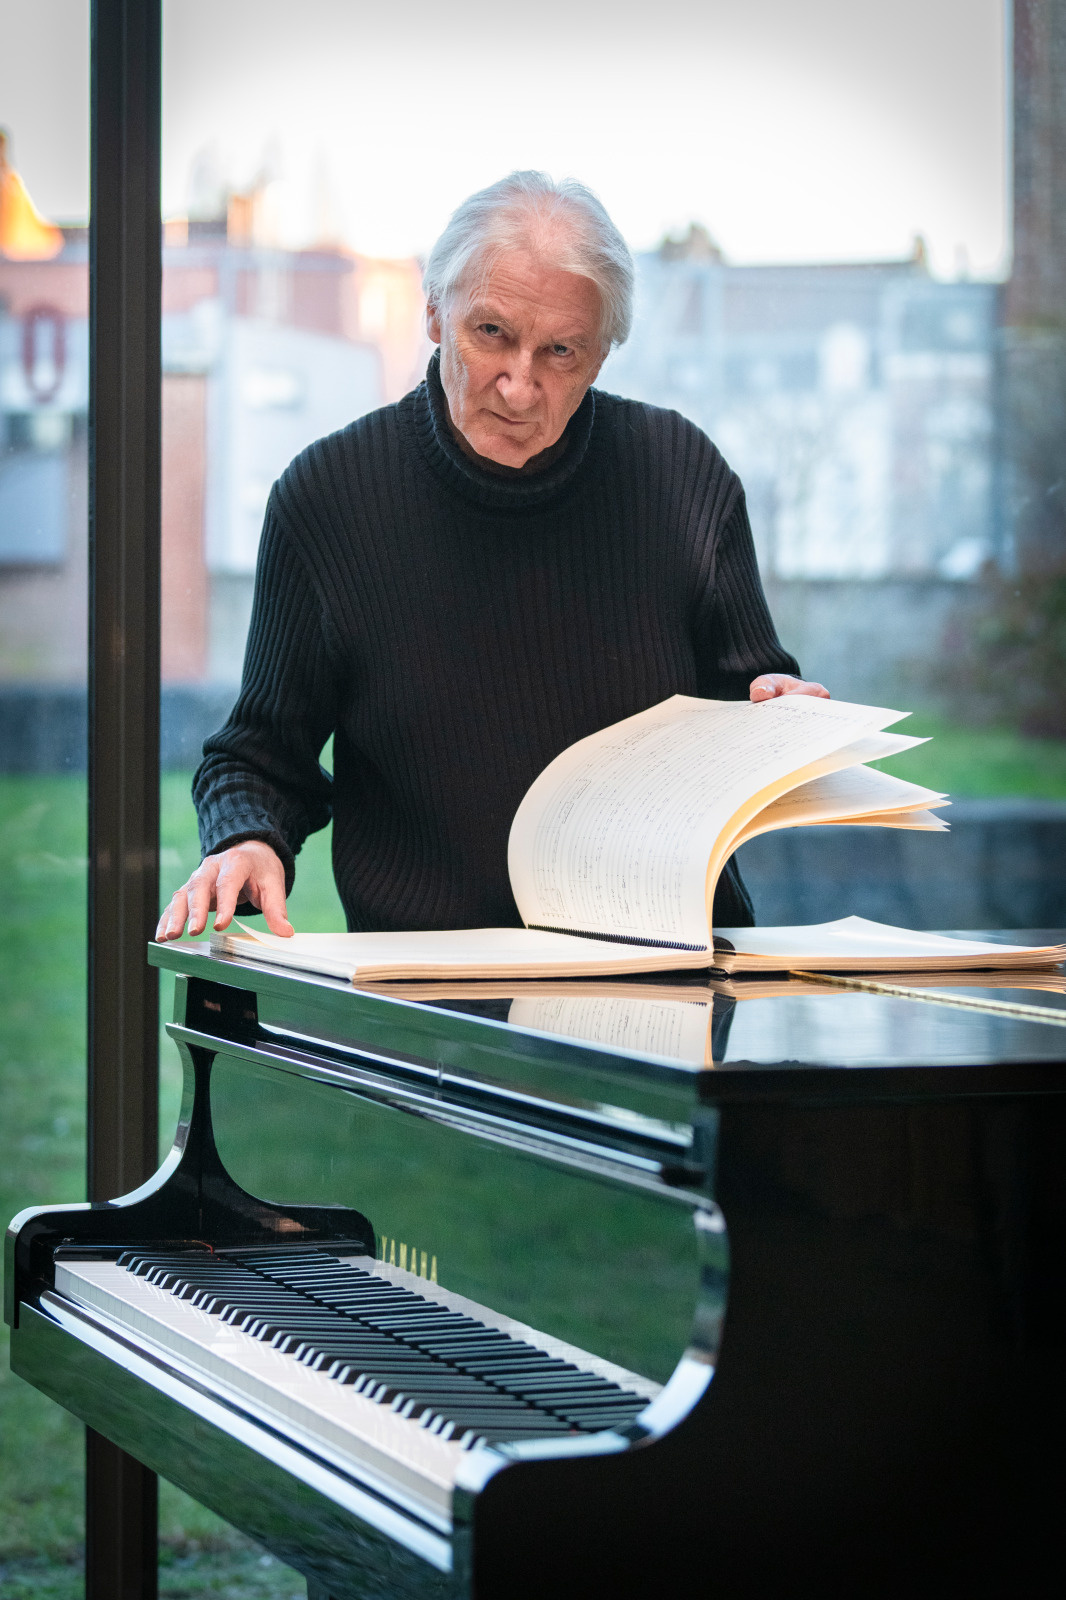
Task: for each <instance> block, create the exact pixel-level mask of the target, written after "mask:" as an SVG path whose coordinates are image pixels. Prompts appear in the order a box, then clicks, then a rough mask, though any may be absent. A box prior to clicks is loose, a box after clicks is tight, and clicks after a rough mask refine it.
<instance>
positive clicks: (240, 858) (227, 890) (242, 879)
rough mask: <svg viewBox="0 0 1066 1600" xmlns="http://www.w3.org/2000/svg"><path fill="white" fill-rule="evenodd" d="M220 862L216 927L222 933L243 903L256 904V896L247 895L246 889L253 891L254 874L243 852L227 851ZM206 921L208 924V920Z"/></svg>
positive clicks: (252, 894)
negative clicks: (246, 900) (252, 877)
mask: <svg viewBox="0 0 1066 1600" xmlns="http://www.w3.org/2000/svg"><path fill="white" fill-rule="evenodd" d="M218 861H219V866H218V874H217V876H216V878H215V895H214V899H215V927H216V929H217V930H218V932H219V933H221V932H222V930H223V928H228V927H229V925H230V923H231V922H232V921H233V913H234V912H235V911H236V909H237V907H238V905H239V904H240V903H241V901H242V900H245V899H248V900H251V901H252V903H253V904H254V903H255V895H254V893H253V892H249V893H245V890H246V888H247V889H248V890H249V891H251V890H252V884H251V882H250V879H251V876H252V874H251V870H250V869H251V863H250V862H249V860H248V858H247V856H246V854H245V852H244V851H243V850H241V849H239V848H238V849H236V850H226V851H224V852H223V854H222V855H221V856H220V857H219V858H218ZM205 865H206V863H205ZM204 920H205V924H206V918H205V919H204ZM190 931H191V930H190Z"/></svg>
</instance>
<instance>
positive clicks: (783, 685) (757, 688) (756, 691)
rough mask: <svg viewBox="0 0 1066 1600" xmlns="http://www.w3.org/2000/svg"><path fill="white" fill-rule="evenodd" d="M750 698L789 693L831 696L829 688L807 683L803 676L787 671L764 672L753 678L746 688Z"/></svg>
mask: <svg viewBox="0 0 1066 1600" xmlns="http://www.w3.org/2000/svg"><path fill="white" fill-rule="evenodd" d="M748 694H749V697H750V699H752V700H753V701H755V702H756V703H757V702H758V701H760V700H776V699H778V698H781V697H783V696H785V695H790V694H809V695H813V696H814V697H815V698H816V699H818V700H828V699H830V698H831V696H830V694H829V690H828V689H826V688H824V687H823V686H822V684H820V683H808V682H807V680H806V679H805V678H794V677H793V676H792V674H791V673H789V672H764V673H763V674H762V676H761V677H759V678H753V679H752V682H751V686H750V688H749V690H748Z"/></svg>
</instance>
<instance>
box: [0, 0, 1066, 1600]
mask: <svg viewBox="0 0 1066 1600" xmlns="http://www.w3.org/2000/svg"><path fill="white" fill-rule="evenodd" d="M163 65H164V120H163V173H162V185H163V186H162V201H163V210H164V216H165V219H166V220H165V249H164V280H163V351H162V354H163V392H162V405H163V645H162V652H163V653H162V674H163V731H162V741H161V752H160V758H161V765H162V770H163V795H164V807H163V817H164V820H163V841H162V843H163V878H164V885H165V887H166V888H167V892H168V893H169V888H170V887H173V886H174V885H175V884H177V883H178V882H180V881H181V880H182V879H183V878H184V876H185V875H186V874H187V872H188V871H189V870H190V869H191V867H192V866H193V865H194V864H195V862H196V860H197V859H198V850H197V845H196V830H195V819H194V817H193V814H192V809H191V804H190V802H189V799H188V779H189V774H190V772H191V769H192V767H193V766H194V765H195V762H196V760H197V758H198V752H199V745H200V742H201V740H202V739H203V737H204V735H205V734H206V733H207V732H209V731H210V730H211V729H212V728H214V727H216V726H217V725H218V724H219V722H220V721H221V720H222V719H223V717H224V716H225V714H226V712H227V710H228V708H229V705H230V703H231V702H232V699H233V695H234V692H235V688H236V684H237V681H238V678H239V673H240V667H241V658H242V653H243V645H244V635H245V631H246V627H247V620H248V615H249V609H250V603H251V589H252V580H253V573H254V567H255V558H256V548H257V542H258V537H259V528H260V523H261V518H262V513H263V508H264V505H265V502H266V497H267V494H268V491H269V488H270V485H271V483H272V481H273V479H274V478H275V477H276V476H277V474H278V473H279V472H280V471H281V470H282V469H283V468H284V466H285V465H286V464H287V462H288V461H289V460H290V459H291V457H292V456H293V455H294V454H295V453H296V452H297V451H298V450H299V449H301V448H302V447H303V446H304V445H305V444H306V443H308V442H309V441H310V440H311V439H314V438H316V437H318V436H319V435H321V434H323V433H326V432H329V431H331V430H333V429H335V428H338V427H341V426H343V425H344V424H345V423H347V422H348V421H350V420H351V419H352V418H353V417H355V416H358V415H360V414H362V413H364V412H367V411H370V410H372V409H374V408H376V407H378V406H380V405H383V404H385V403H387V402H389V401H392V400H395V399H397V398H398V397H399V396H400V395H402V394H404V393H405V392H406V391H407V390H408V389H409V388H411V387H412V386H413V385H414V384H415V383H417V382H418V381H419V379H420V377H421V375H422V373H423V371H424V369H425V364H426V360H427V358H428V355H429V349H430V347H429V345H428V344H427V341H426V338H425V334H424V329H423V309H424V308H423V301H422V296H421V289H420V278H421V262H422V259H423V258H424V256H425V253H426V251H427V250H428V248H429V246H430V245H431V244H432V242H433V240H434V239H435V237H436V236H437V234H438V233H439V231H440V229H441V227H442V226H443V224H444V222H445V221H446V219H447V216H448V214H449V212H450V211H451V210H452V208H453V207H454V206H455V205H456V204H457V203H458V202H459V201H460V200H461V199H462V198H463V197H464V196H465V195H466V194H468V193H469V192H471V191H472V190H473V189H475V188H478V187H480V186H481V185H483V184H485V183H488V182H491V181H493V180H494V179H495V178H497V177H499V176H501V175H502V174H503V173H505V172H507V171H508V170H510V169H512V168H515V167H538V168H543V169H545V170H547V171H549V172H551V173H552V174H553V175H555V176H574V177H577V178H580V179H581V180H582V181H584V182H586V183H588V184H590V185H591V186H592V187H593V188H594V189H595V190H596V191H597V192H598V194H599V195H600V197H601V198H602V199H603V201H604V203H605V204H606V206H607V208H608V210H609V211H610V212H611V214H612V215H613V216H614V218H615V220H616V221H617V222H618V224H619V225H620V227H621V228H622V230H623V232H624V233H625V234H626V236H627V238H628V239H629V242H630V244H631V246H632V247H633V249H634V251H635V252H636V256H637V263H638V273H639V291H638V309H637V319H636V326H635V329H634V332H633V336H632V338H631V340H630V341H629V343H628V344H627V345H626V346H624V347H623V348H622V349H621V350H619V351H617V352H616V353H615V354H614V355H612V357H611V358H610V360H609V361H608V363H607V365H606V367H605V368H604V371H603V373H602V375H601V379H600V383H601V386H602V387H605V388H609V389H612V390H614V391H615V392H618V393H622V394H626V395H631V396H634V397H636V398H639V399H642V400H647V401H651V402H653V403H654V404H656V405H662V406H670V407H674V408H676V409H677V410H679V411H681V412H683V413H684V414H685V415H687V416H689V417H691V418H692V419H693V420H694V421H696V422H697V423H699V424H700V426H701V427H703V428H705V429H706V430H707V431H708V432H709V433H710V434H711V436H712V437H713V438H714V439H715V440H716V442H717V443H718V444H719V446H720V447H721V449H722V450H723V452H724V453H725V455H726V456H727V458H728V459H729V461H730V462H731V464H732V465H733V466H734V467H735V468H736V469H737V471H738V472H739V473H740V475H741V477H742V478H743V480H744V483H745V486H746V489H747V494H748V500H749V505H750V510H751V518H752V524H753V527H754V531H755V537H756V542H757V546H758V551H759V557H760V562H761V566H762V571H763V576H764V581H765V583H766V587H767V590H768V594H769V597H770V602H771V607H772V610H773V613H774V616H775V619H776V621H777V624H778V629H779V632H780V633H781V635H782V638H783V640H784V642H785V643H786V644H787V645H788V647H789V648H790V649H792V650H793V651H794V652H795V653H796V654H797V656H798V657H799V659H800V662H801V665H802V668H803V671H804V672H805V674H806V675H807V676H810V677H815V678H820V679H821V680H822V681H823V682H825V683H826V684H827V685H828V686H829V687H830V689H831V690H832V692H833V693H834V695H836V696H837V697H840V698H846V699H854V700H861V701H869V702H872V703H875V704H881V705H890V706H898V707H899V708H900V709H910V710H911V711H913V712H914V716H913V718H912V719H911V722H910V723H909V724H908V731H910V730H911V729H913V731H914V732H917V733H931V734H933V735H934V739H933V742H932V743H931V744H930V745H928V746H924V747H923V748H922V750H920V751H918V752H916V753H914V754H912V755H911V756H909V757H907V758H904V759H903V760H901V761H900V763H899V764H898V767H897V770H899V771H900V772H901V774H902V775H910V776H912V777H913V778H915V779H916V780H918V781H923V782H928V783H930V784H932V785H934V786H935V787H937V788H943V789H948V790H950V791H951V792H952V793H953V795H954V796H955V797H956V805H955V807H954V810H953V812H952V814H951V819H952V822H953V824H954V826H953V833H952V835H951V837H950V839H949V840H944V839H941V838H936V837H931V838H924V837H922V836H907V835H904V834H898V835H893V836H888V837H885V836H883V835H882V837H881V838H879V839H878V840H876V841H873V842H872V841H871V839H870V838H869V837H868V836H867V835H866V834H864V833H863V832H862V831H861V830H854V829H847V830H829V831H830V832H832V833H833V834H834V835H835V837H834V838H833V839H832V840H831V841H830V842H829V845H828V846H827V844H826V842H825V841H823V840H819V839H818V838H816V837H815V836H814V835H811V834H808V835H807V836H804V835H797V836H796V837H795V838H793V839H784V838H782V837H780V836H779V837H777V838H774V837H770V838H767V839H764V840H761V841H756V842H755V843H753V844H752V845H751V846H749V847H746V851H745V854H744V860H743V864H744V866H745V870H746V873H747V876H748V878H749V881H750V883H751V886H752V889H753V892H754V895H755V900H756V906H757V910H758V911H759V914H760V918H761V920H763V921H771V922H772V921H777V920H780V921H793V920H802V921H810V920H818V919H820V918H822V917H830V916H837V915H843V914H846V913H848V912H851V911H857V912H862V913H864V914H866V915H871V916H882V917H884V918H885V919H886V920H891V921H898V922H905V923H909V924H910V925H912V926H926V927H933V926H940V927H952V926H954V927H960V926H969V927H981V926H1041V925H1056V924H1058V925H1061V924H1062V923H1063V922H1066V876H1064V875H1066V848H1064V845H1066V695H1064V692H1063V687H1062V685H1063V674H1064V670H1066V538H1064V532H1066V515H1064V509H1063V508H1064V503H1066V3H1064V0H1015V3H1014V4H1013V5H1011V4H1010V3H1009V0H894V3H893V5H892V6H891V7H889V6H887V5H885V4H883V3H880V0H807V3H806V4H805V5H804V6H802V7H798V6H795V5H794V4H792V3H791V0H748V3H747V4H746V5H745V6H743V7H737V6H735V5H732V4H729V3H727V0H700V3H696V0H660V3H659V4H658V5H657V6H655V7H654V8H648V7H646V6H644V5H637V4H636V3H634V0H618V3H615V4H612V5H611V6H609V7H608V6H607V5H606V4H605V3H604V0H568V3H566V4H563V3H562V0H542V3H541V4H539V5H538V7H537V9H536V13H535V17H531V15H530V14H529V13H528V12H527V11H509V12H501V10H500V8H499V7H497V6H490V5H489V4H487V3H482V0H459V3H457V4H456V5H454V6H452V7H450V8H447V10H443V9H442V8H441V7H439V6H430V5H429V4H428V3H426V0H393V4H392V5H390V6H389V7H387V8H385V7H380V6H377V5H372V4H370V3H368V0H304V3H303V5H301V6H300V7H298V8H294V7H292V6H290V5H287V4H286V5H283V4H281V3H280V0H255V3H254V4H253V3H252V0H211V3H210V4H208V3H207V0H171V3H170V4H168V5H167V7H166V11H165V36H164V60H163ZM88 73H89V8H88V4H87V3H85V0H35V4H34V5H32V6H26V5H25V4H22V3H20V0H0V125H2V126H3V128H4V129H5V130H6V135H5V137H4V139H3V142H2V144H0V830H2V832H0V838H2V843H0V851H2V854H3V872H4V883H5V890H6V898H7V915H6V916H5V918H4V919H3V922H2V923H0V958H2V969H0V970H2V974H3V976H2V978H0V983H2V986H3V987H2V992H0V1072H2V1074H3V1077H2V1079H0V1092H2V1094H3V1104H2V1112H3V1115H2V1117H0V1145H2V1152H0V1154H2V1159H0V1198H2V1199H3V1201H4V1203H5V1205H6V1207H7V1211H6V1215H10V1214H11V1212H12V1211H13V1210H14V1209H15V1207H16V1205H24V1204H29V1203H37V1202H44V1201H48V1200H62V1199H66V1198H77V1197H78V1196H79V1195H80V1194H82V1193H83V1192H84V1178H83V1170H82V1144H83V1128H84V1084H83V1067H84V895H85V783H84V766H85V656H86V570H87V563H86V553H87V529H86V473H87V458H86V408H87V399H88V371H87V357H88V337H87V310H88V277H87V273H88V267H87V217H88V205H89V195H88V171H89V165H88V153H89V152H88V86H89V77H88ZM292 914H293V918H294V920H295V921H296V923H297V926H302V927H305V928H311V927H326V928H328V927H330V926H339V925H340V913H339V907H338V905H337V902H336V898H335V896H334V893H333V890H332V885H331V882H330V878H329V870H328V840H327V839H325V838H324V837H323V836H319V837H318V838H316V839H315V840H314V841H312V842H311V844H310V845H309V846H308V848H307V849H306V850H305V852H304V854H303V856H302V857H301V862H300V871H299V873H298V879H297V889H296V892H295V895H294V899H293V906H292ZM164 1060H165V1062H166V1068H165V1071H164V1086H163V1095H164V1104H163V1116H162V1123H163V1128H164V1138H165V1139H168V1138H169V1134H170V1132H171V1130H172V1128H173V1118H174V1106H175V1094H176V1083H175V1076H174V1063H173V1062H172V1061H170V1058H169V1056H166V1055H165V1056H164ZM4 1220H6V1216H5V1219H4ZM0 1407H2V1410H3V1415H2V1417H0V1436H2V1437H3V1438H5V1439H7V1440H15V1439H17V1440H19V1441H20V1444H19V1445H18V1446H17V1447H12V1446H8V1447H7V1448H6V1450H5V1452H4V1453H3V1454H2V1455H0V1587H2V1588H3V1592H4V1593H5V1594H8V1593H10V1594H12V1595H21V1594H23V1593H25V1594H30V1593H33V1594H35V1595H38V1594H40V1595H56V1596H59V1595H67V1594H70V1595H74V1594H76V1593H78V1592H80V1591H79V1585H80V1575H79V1566H78V1562H79V1539H80V1536H81V1535H80V1515H81V1509H80V1486H79V1471H80V1449H81V1446H80V1434H79V1430H78V1429H77V1428H76V1427H75V1425H74V1424H73V1423H72V1422H71V1421H70V1420H69V1419H67V1418H66V1417H64V1416H63V1415H62V1414H61V1413H59V1412H58V1411H55V1410H54V1409H53V1408H50V1407H48V1405H47V1403H46V1402H45V1401H44V1400H43V1399H41V1397H40V1396H38V1395H36V1394H32V1393H31V1392H30V1391H29V1390H26V1389H25V1388H24V1386H22V1385H21V1384H19V1383H18V1382H17V1380H13V1379H11V1378H10V1377H9V1376H7V1375H6V1367H5V1369H4V1371H3V1374H2V1375H0ZM163 1519H164V1549H165V1552H166V1561H167V1566H166V1568H165V1570H164V1574H163V1579H162V1584H161V1592H163V1593H166V1594H174V1595H178V1594H181V1595H184V1594H208V1593H220V1594H221V1593H225V1594H230V1595H244V1594H248V1595H251V1594H276V1595H283V1594H285V1595H287V1594H290V1593H297V1592H300V1591H299V1585H298V1582H297V1580H296V1579H295V1578H294V1577H293V1575H291V1574H288V1573H286V1572H285V1570H284V1569H282V1568H280V1567H279V1566H278V1564H277V1563H273V1562H271V1560H270V1558H269V1557H265V1556H263V1555H262V1554H261V1553H260V1552H257V1551H255V1550H254V1548H252V1547H251V1546H249V1545H247V1543H246V1542H243V1541H241V1540H239V1539H238V1538H237V1537H236V1536H235V1535H233V1534H231V1533H230V1531H229V1530H227V1529H225V1528H224V1527H223V1526H222V1525H221V1524H219V1523H217V1520H215V1519H212V1518H210V1517H208V1516H207V1514H206V1513H203V1512H200V1511H199V1510H198V1508H196V1507H195V1506H193V1504H192V1502H189V1501H187V1500H184V1499H183V1498H182V1497H180V1496H177V1495H176V1494H170V1495H169V1496H168V1497H165V1498H164V1502H163ZM168 1585H169V1587H168Z"/></svg>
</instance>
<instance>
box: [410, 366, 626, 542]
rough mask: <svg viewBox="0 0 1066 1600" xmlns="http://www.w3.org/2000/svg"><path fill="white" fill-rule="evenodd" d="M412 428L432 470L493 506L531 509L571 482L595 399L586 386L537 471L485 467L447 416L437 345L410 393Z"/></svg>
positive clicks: (478, 501)
mask: <svg viewBox="0 0 1066 1600" xmlns="http://www.w3.org/2000/svg"><path fill="white" fill-rule="evenodd" d="M410 398H411V399H412V400H413V402H414V411H413V417H414V427H415V432H416V434H417V436H418V441H419V444H420V445H421V447H422V451H423V453H424V455H425V457H426V459H427V461H428V462H429V464H430V466H431V467H432V468H433V470H434V471H435V472H436V473H437V474H438V475H439V476H440V477H441V478H443V479H444V481H445V482H446V483H447V484H449V485H450V487H451V488H453V489H455V490H457V491H458V493H459V494H461V495H463V496H465V498H466V499H468V500H471V501H473V502H474V503H475V504H476V505H479V506H483V507H485V508H486V509H487V510H491V511H509V510H514V511H525V510H533V509H535V508H537V507H539V506H542V505H545V504H547V503H548V502H549V501H550V500H553V499H554V498H555V496H556V495H558V494H560V493H561V492H562V491H563V490H564V489H566V488H567V487H568V486H569V485H570V483H571V482H572V481H573V478H574V476H575V474H576V473H577V470H578V468H579V467H580V466H581V464H582V462H583V461H584V459H585V455H586V453H587V451H588V447H589V440H590V438H591V435H592V422H593V417H594V415H595V410H596V401H595V397H594V392H593V390H592V389H590V390H589V391H588V393H587V394H586V395H585V398H584V399H583V400H582V402H581V404H580V405H579V406H578V408H577V410H576V411H575V412H574V415H573V416H572V417H571V418H570V421H569V422H568V423H567V425H566V431H565V433H564V434H563V438H564V439H565V440H566V449H565V450H564V451H563V452H562V454H561V455H560V456H558V457H557V459H556V460H554V461H552V462H551V463H550V464H549V465H548V466H546V467H544V468H543V469H542V470H541V471H540V472H528V473H527V472H521V471H513V472H512V471H510V470H509V469H507V468H503V469H502V470H500V471H495V472H489V471H486V469H485V468H484V467H480V466H479V465H478V463H477V462H476V461H474V460H472V459H471V457H470V456H468V455H466V454H465V452H464V451H463V450H461V449H460V448H459V444H458V441H457V440H456V438H455V435H454V434H453V433H452V429H451V425H450V423H449V420H448V402H447V400H446V398H445V395H444V389H443V386H442V384H441V381H440V351H439V350H435V351H434V352H433V355H432V357H431V358H430V363H429V366H428V368H427V369H426V380H425V382H424V383H423V384H420V385H419V387H418V388H417V389H416V390H415V391H414V393H413V395H412V396H411V397H410Z"/></svg>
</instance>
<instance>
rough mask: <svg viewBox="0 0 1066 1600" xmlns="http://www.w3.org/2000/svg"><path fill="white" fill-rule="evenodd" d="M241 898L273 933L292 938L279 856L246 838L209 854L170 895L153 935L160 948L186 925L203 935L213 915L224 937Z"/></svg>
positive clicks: (191, 932)
mask: <svg viewBox="0 0 1066 1600" xmlns="http://www.w3.org/2000/svg"><path fill="white" fill-rule="evenodd" d="M242 900H250V901H251V903H252V905H253V906H256V907H258V909H259V910H260V911H261V912H262V913H263V915H264V917H265V918H266V924H267V927H268V928H269V929H270V931H271V933H277V934H280V935H281V937H282V938H283V939H287V938H290V937H291V935H292V933H293V931H294V930H293V926H292V924H291V922H289V920H288V918H287V917H286V915H285V868H284V866H283V865H282V863H281V859H280V857H279V856H278V854H277V852H276V851H275V850H272V849H271V848H270V846H269V845H268V844H267V843H265V841H264V840H262V839H245V840H244V841H243V842H242V843H241V844H235V845H231V846H230V848H229V849H228V850H222V851H221V852H220V853H219V854H218V855H217V856H205V857H204V859H203V860H202V861H201V863H200V865H199V866H198V867H197V869H196V871H195V872H194V873H193V875H192V877H191V878H190V879H189V881H188V883H185V884H183V885H182V886H181V888H180V889H178V890H177V891H176V893H175V894H174V896H173V897H172V899H171V902H170V904H169V905H168V906H167V908H166V910H165V911H164V912H163V915H162V916H161V917H160V919H159V926H158V928H156V930H155V936H156V938H157V939H158V940H159V942H160V943H161V944H165V943H166V941H167V940H168V939H180V938H181V936H182V934H183V933H184V932H185V924H186V922H188V924H189V932H190V934H194V935H195V934H197V933H203V931H204V929H205V928H206V927H207V917H208V913H209V912H211V911H213V912H214V913H215V927H216V928H217V929H218V931H219V932H220V933H221V931H222V929H223V928H228V927H229V925H230V923H231V922H232V921H233V913H234V912H235V911H236V909H237V906H238V905H239V904H240V902H241V901H242Z"/></svg>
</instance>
